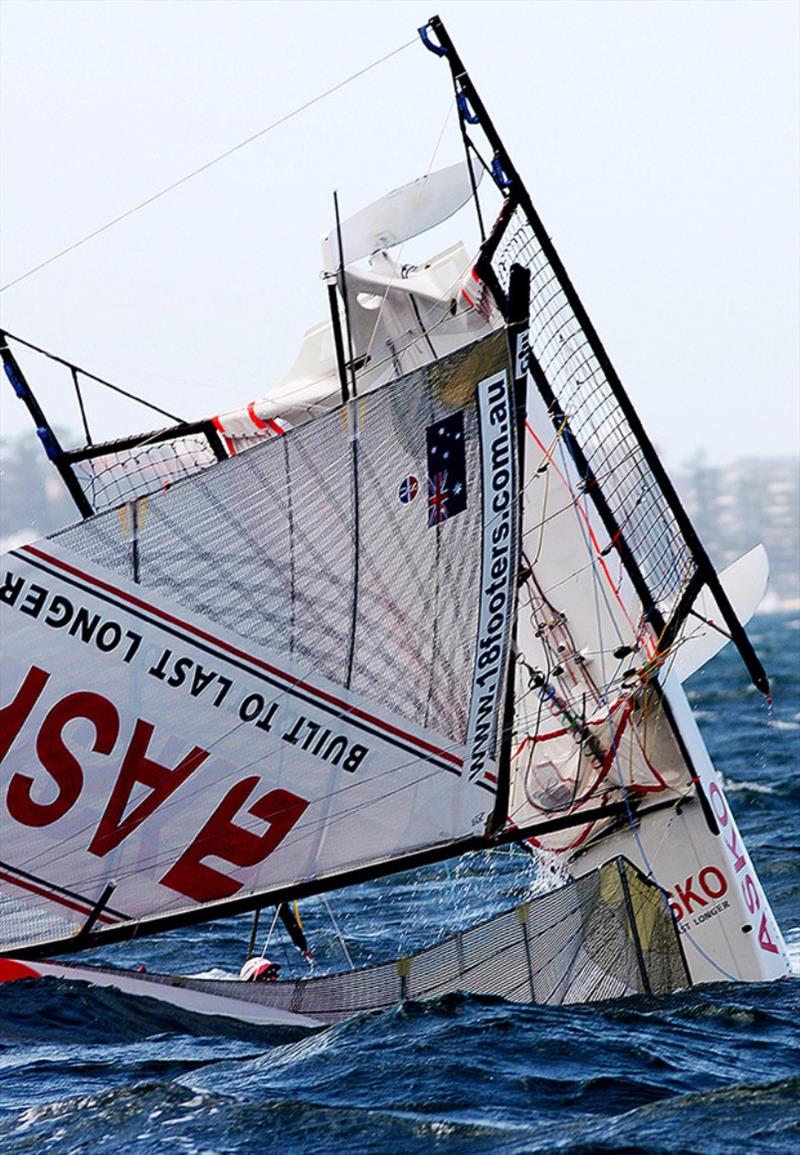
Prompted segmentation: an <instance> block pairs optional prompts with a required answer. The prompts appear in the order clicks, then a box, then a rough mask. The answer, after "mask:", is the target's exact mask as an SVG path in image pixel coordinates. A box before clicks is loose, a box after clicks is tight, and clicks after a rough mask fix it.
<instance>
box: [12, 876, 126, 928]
mask: <svg viewBox="0 0 800 1155" xmlns="http://www.w3.org/2000/svg"><path fill="white" fill-rule="evenodd" d="M0 878H1V879H3V881H4V882H10V883H11V885H12V886H18V887H20V889H21V890H29V891H30V892H31V894H38V895H39V896H40V897H41V898H46V899H48V900H49V901H50V902H57V903H59V904H60V905H61V906H66V907H68V908H69V909H70V910H76V911H77V912H78V914H85V915H90V914H91V913H92V908H91V906H89V904H88V903H87V904H81V903H77V902H73V901H72V899H70V898H64V896H63V895H61V894H58V893H57V892H56V891H54V890H45V889H44V887H41V886H35V885H34V884H33V883H32V882H27V881H23V880H22V879H21V878H14V877H13V875H10V874H6V873H5V872H4V871H0ZM97 921H98V922H107V923H116V922H118V921H119V919H116V918H112V917H111V915H108V914H100V915H98V918H97Z"/></svg>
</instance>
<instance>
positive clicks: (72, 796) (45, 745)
mask: <svg viewBox="0 0 800 1155" xmlns="http://www.w3.org/2000/svg"><path fill="white" fill-rule="evenodd" d="M76 718H85V719H86V720H87V721H88V722H91V723H92V725H93V726H94V740H93V742H92V745H91V749H92V750H93V751H94V752H95V753H96V754H110V753H111V751H112V749H113V748H114V743H115V742H116V740H117V735H118V734H119V714H118V713H117V711H116V708H115V707H114V706H113V705H112V704H111V702H109V700H108V698H104V697H103V696H102V695H101V694H93V693H91V692H90V691H88V690H81V691H79V692H78V693H77V694H68V695H67V696H66V698H62V699H61V700H60V701H59V702H56V704H55V705H54V706H53V707H52V709H51V710H50V712H49V713H48V715H47V717H46V718H45V720H44V722H43V723H42V726H41V729H40V730H39V733H38V736H37V738H36V753H37V755H38V757H39V761H40V762H41V764H42V766H43V767H44V769H45V770H46V771H47V772H48V774H49V775H50V777H51V778H52V779H53V781H54V782H55V784H56V786H57V787H58V794H57V795H56V797H55V798H54V799H53V800H52V801H51V802H37V801H35V799H34V798H33V796H32V793H31V790H32V787H33V786H34V780H33V778H31V777H30V776H29V775H27V774H15V775H14V777H13V778H12V779H11V781H10V783H9V786H8V799H7V805H8V812H9V814H10V815H11V817H12V818H16V820H17V822H21V823H22V824H23V825H24V826H49V825H50V823H51V822H56V821H57V820H58V819H59V818H63V816H64V815H65V814H66V813H67V811H68V810H70V809H71V808H72V807H73V806H74V805H75V803H76V802H77V800H78V796H79V795H80V792H81V790H82V788H83V770H82V768H81V764H80V762H79V761H78V759H77V758H76V757H75V755H74V754H73V753H72V752H71V751H70V750H69V749H68V747H67V745H66V743H65V742H64V738H63V733H64V729H65V727H66V726H67V725H68V723H70V722H72V721H74V720H75V719H76Z"/></svg>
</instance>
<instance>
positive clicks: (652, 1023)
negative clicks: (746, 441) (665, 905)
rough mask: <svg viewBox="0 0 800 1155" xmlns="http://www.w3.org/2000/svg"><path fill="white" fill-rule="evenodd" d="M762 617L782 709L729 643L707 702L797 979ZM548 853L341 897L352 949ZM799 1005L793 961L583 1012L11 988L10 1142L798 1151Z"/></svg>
mask: <svg viewBox="0 0 800 1155" xmlns="http://www.w3.org/2000/svg"><path fill="white" fill-rule="evenodd" d="M752 633H753V636H754V638H755V641H756V643H757V646H758V649H759V652H760V653H761V655H762V657H763V658H764V660H765V664H766V665H767V668H768V670H769V671H770V674H771V676H772V679H773V688H774V695H775V705H774V709H773V710H772V712H771V713H770V712H768V711H767V710H766V708H765V707H764V706H763V705H762V703H761V700H760V698H759V696H758V694H757V693H756V692H755V691H752V690H747V689H746V688H745V684H746V678H745V675H744V673H743V671H742V669H741V666H740V663H739V661H738V659H737V656H736V654H735V653H733V652H732V650H731V647H728V649H727V650H726V651H724V652H723V653H722V654H721V655H720V656H719V657H718V658H716V659H715V660H714V661H713V662H712V663H710V664H709V666H708V667H706V669H705V670H703V671H701V672H700V673H699V674H697V675H695V677H694V678H693V679H692V681H691V683H690V685H689V689H690V697H691V699H692V701H693V704H694V706H695V709H696V710H697V712H698V717H699V720H700V724H701V727H702V729H703V732H704V734H705V737H706V741H707V743H708V745H709V747H710V749H711V753H712V756H713V757H714V759H715V762H716V764H717V766H718V767H719V768H720V769H721V770H722V771H723V773H724V775H725V778H726V780H727V782H728V787H729V791H730V798H731V803H732V806H733V808H734V809H735V811H736V815H737V818H738V820H739V823H740V826H741V828H742V830H743V833H744V835H745V838H746V840H747V843H748V847H749V849H750V851H751V854H752V855H753V858H754V860H755V863H756V866H757V868H758V870H759V873H760V876H761V879H762V881H763V883H764V886H765V888H766V890H767V892H768V894H769V897H770V899H771V901H772V905H773V908H774V910H775V912H776V914H777V916H778V919H779V921H780V923H781V925H782V927H783V930H784V933H786V935H787V937H788V939H789V942H790V949H791V950H792V953H793V957H794V959H795V970H796V971H797V972H800V854H798V845H800V821H798V820H799V819H800V618H798V616H797V615H787V614H783V615H774V616H762V617H759V618H757V619H756V620H755V622H754V623H753V628H752ZM532 869H533V868H532V866H531V865H530V863H529V861H528V860H527V859H526V858H525V857H524V856H522V855H521V854H520V853H515V854H512V853H510V854H507V855H502V856H501V855H492V856H486V857H485V859H484V860H483V861H481V860H478V861H473V862H464V863H462V864H459V865H456V866H451V867H440V868H437V869H436V870H430V871H428V872H420V874H419V875H417V876H415V877H413V878H410V877H407V876H406V877H402V878H398V879H395V880H387V881H385V882H383V883H381V884H374V885H373V886H372V887H365V888H362V889H361V890H359V891H351V892H349V893H348V894H347V895H343V896H337V898H336V901H335V905H334V913H335V916H336V918H337V920H338V921H339V923H340V924H341V926H342V928H343V930H344V931H345V934H346V937H347V942H348V946H349V948H350V950H351V953H352V954H353V957H354V958H355V960H356V961H365V960H367V959H369V958H373V957H377V956H381V957H389V956H391V955H392V954H394V953H396V952H397V950H402V949H404V948H405V949H408V948H411V947H415V946H419V945H422V944H423V943H424V942H426V941H431V940H432V939H434V938H436V937H437V935H438V934H439V933H440V932H441V933H444V932H446V931H448V930H451V929H453V928H454V927H455V926H456V925H466V923H468V922H469V921H471V920H472V919H475V918H480V917H483V916H484V915H485V914H486V913H488V911H489V909H490V908H492V907H493V908H498V907H501V906H507V905H510V904H511V902H513V901H514V900H515V899H516V898H517V897H518V895H519V893H520V892H521V890H522V889H523V888H524V887H525V886H526V885H527V884H528V883H529V882H530V880H531V877H532ZM303 914H304V917H305V920H306V926H307V929H308V931H309V934H310V937H311V938H312V940H313V941H314V944H315V946H316V948H317V953H318V955H319V956H320V957H329V958H330V959H331V960H333V961H339V960H340V959H341V953H340V952H341V948H340V946H339V944H338V941H337V937H336V934H335V932H334V929H333V926H332V923H331V920H330V917H329V915H328V912H327V911H326V909H325V906H324V904H323V903H322V902H321V900H318V901H316V902H308V903H306V904H304V907H303ZM266 929H268V928H263V929H262V936H263V933H265V932H266ZM248 931H249V922H248V920H244V921H242V920H237V921H233V920H230V921H228V922H226V923H224V924H220V925H218V926H216V927H204V928H197V929H195V930H192V931H188V932H185V931H184V932H180V933H179V934H174V935H171V936H167V937H165V938H164V939H162V940H158V941H152V942H147V943H141V944H139V945H138V946H136V947H125V948H118V949H117V950H116V951H113V952H112V951H111V950H109V951H108V953H107V955H106V958H107V959H108V961H114V962H124V963H125V964H128V963H138V962H146V963H147V965H148V966H149V968H150V969H152V970H180V971H190V972H198V971H208V970H211V969H214V968H222V969H224V970H236V969H238V966H239V965H240V963H241V961H242V959H243V957H244V950H245V945H246V940H247V936H248ZM274 947H275V949H274V950H273V949H272V947H271V949H270V954H271V955H272V956H273V957H275V956H277V957H278V959H279V960H280V959H282V957H283V950H284V948H283V947H282V946H281V945H280V943H279V940H278V939H276V941H275V943H274ZM337 952H339V954H338V958H337ZM286 961H287V966H288V965H289V963H290V961H291V960H290V956H289V955H288V953H287V956H286ZM799 1022H800V978H798V977H795V978H792V979H789V980H788V981H786V982H780V983H773V984H765V985H759V984H751V985H743V984H740V985H728V984H720V985H712V986H706V987H702V988H698V989H695V990H692V991H689V992H686V993H682V994H678V995H674V996H672V997H670V998H667V999H630V1000H625V1001H621V1002H617V1003H606V1004H595V1005H593V1006H584V1007H572V1008H548V1007H528V1006H525V1007H522V1006H512V1005H509V1004H506V1003H502V1002H499V1001H497V1000H492V999H479V998H468V997H464V996H452V997H448V998H445V999H442V1000H439V1001H438V1002H435V1003H432V1004H427V1005H424V1006H423V1005H414V1004H411V1005H407V1006H403V1007H398V1008H396V1009H394V1010H392V1011H390V1012H387V1013H379V1014H373V1015H366V1016H363V1017H361V1018H358V1019H355V1020H352V1021H350V1022H348V1023H344V1024H341V1025H339V1026H337V1027H333V1028H329V1029H326V1030H322V1031H319V1032H315V1033H297V1032H295V1033H294V1034H287V1033H286V1032H285V1031H280V1030H274V1029H273V1030H264V1029H259V1028H252V1027H243V1026H237V1025H236V1024H234V1023H233V1022H231V1021H230V1020H220V1019H218V1020H209V1019H205V1018H192V1017H191V1016H188V1015H185V1014H182V1013H180V1012H178V1011H173V1010H170V1009H169V1008H166V1007H163V1006H161V1005H159V1004H156V1003H150V1002H145V1001H143V1000H138V999H137V1000H133V999H131V998H129V997H126V996H124V995H121V994H118V993H117V992H114V991H97V990H92V989H89V988H87V987H85V986H83V985H81V984H70V983H66V982H61V981H54V980H44V981H26V982H22V983H13V984H6V985H5V986H0V1152H3V1153H4V1155H5V1153H6V1152H8V1153H22V1152H31V1153H33V1152H37V1153H38V1152H57V1153H61V1152H63V1153H67V1152H87V1153H88V1152H110V1151H114V1152H119V1151H126V1152H156V1151H158V1152H162V1151H167V1152H168V1151H174V1152H180V1153H187V1155H189V1153H195V1152H197V1153H201V1152H203V1153H205V1152H209V1153H210V1152H213V1153H220V1155H221V1153H237V1155H238V1153H245V1152H248V1153H249V1152H254V1151H257V1152H269V1153H271V1152H276V1151H280V1152H286V1153H293V1152H312V1151H313V1152H315V1153H319V1152H338V1151H340V1150H349V1151H352V1152H374V1153H376V1155H384V1153H388V1152H392V1153H397V1155H400V1153H403V1152H426V1151H435V1152H443V1153H447V1155H450V1153H455V1152H458V1153H461V1152H465V1153H467V1152H468V1153H480V1152H495V1151H497V1152H504V1153H509V1155H511V1153H514V1155H516V1153H522V1152H556V1151H569V1152H589V1151H634V1150H635V1151H663V1152H702V1153H703V1155H711V1153H713V1152H725V1153H726V1155H727V1153H729V1152H740V1151H741V1152H787V1153H789V1152H795V1151H796V1150H797V1149H798V1147H800V1106H799V1104H800V1027H799V1026H798V1023H799Z"/></svg>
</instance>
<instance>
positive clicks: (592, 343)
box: [419, 16, 769, 696]
mask: <svg viewBox="0 0 800 1155" xmlns="http://www.w3.org/2000/svg"><path fill="white" fill-rule="evenodd" d="M419 32H420V36H421V38H422V41H423V43H424V44H425V46H426V47H427V48H428V49H429V50H430V51H432V52H434V53H435V54H436V55H438V56H444V57H445V58H446V60H447V63H448V65H449V68H450V72H451V75H452V78H453V84H454V87H455V90H456V97H457V105H458V112H459V119H460V122H461V127H462V132H463V134H464V137H465V140H469V131H468V126H471V125H477V126H479V127H480V128H481V130H482V131H483V133H484V135H485V137H486V140H487V141H488V143H489V145H490V147H491V149H492V151H493V155H492V158H491V162H490V163H488V164H487V165H486V167H487V168H489V170H490V172H491V174H492V177H493V179H494V181H495V184H496V185H497V187H498V188H499V189H500V190H501V191H502V193H503V195H504V196H505V197H506V204H505V206H504V211H503V213H501V217H500V219H499V220H498V222H497V224H496V226H495V229H494V231H493V234H492V235H491V236H490V238H489V240H488V242H487V244H486V245H485V246H484V248H483V252H482V260H481V262H480V266H479V269H480V272H481V275H482V276H483V277H484V279H485V280H486V281H487V283H488V284H489V285H490V287H491V288H492V291H493V293H494V295H495V299H496V301H497V303H498V306H499V307H500V309H501V311H502V312H503V314H504V316H505V317H506V319H507V320H508V316H509V313H508V308H509V304H508V292H507V287H506V286H504V285H503V284H502V283H501V280H500V278H499V277H498V274H497V271H496V270H495V268H494V267H493V264H492V260H493V258H494V257H495V254H496V252H497V248H498V246H499V244H500V242H501V240H502V239H503V234H504V232H505V228H506V226H507V225H508V224H509V222H510V221H511V218H512V216H513V215H514V213H515V211H517V210H519V212H520V213H521V215H522V217H523V218H524V220H525V222H526V224H527V226H528V227H529V228H530V230H531V233H532V236H533V239H534V241H535V245H536V246H537V247H538V250H539V251H540V253H541V255H542V258H543V260H544V262H546V264H547V265H549V267H550V269H551V270H552V272H553V273H554V274H555V278H556V280H557V283H558V285H559V287H560V290H561V292H562V293H563V297H564V300H565V303H566V305H567V306H568V308H569V309H570V310H571V312H572V315H573V317H574V320H575V324H576V328H577V332H579V333H580V337H581V339H582V340H585V341H586V343H587V346H588V348H589V350H590V353H591V356H592V357H593V358H594V359H596V363H597V366H598V368H599V371H600V374H601V375H602V378H604V381H605V384H606V385H607V388H608V391H609V395H610V397H611V398H613V401H614V403H615V404H616V406H617V407H618V410H619V414H620V418H621V420H622V421H623V422H624V426H625V432H626V433H629V434H630V436H631V437H632V438H633V439H635V443H636V448H637V456H640V458H641V461H642V463H643V465H644V467H645V468H646V470H647V471H648V472H649V474H650V475H651V477H652V479H653V481H654V483H655V491H656V496H657V498H658V504H659V505H663V509H664V512H665V513H666V514H668V517H669V520H670V521H671V522H672V523H673V524H674V527H675V530H676V531H677V534H678V535H679V536H680V538H681V539H682V540H681V547H682V548H683V549H685V551H686V553H687V554H688V555H689V557H690V558H691V562H692V572H691V573H690V574H689V575H688V578H687V580H686V581H685V582H684V584H683V588H682V590H681V593H680V596H679V598H678V601H677V603H676V604H675V605H673V606H672V607H671V610H670V611H669V612H668V613H666V614H665V612H664V607H663V604H662V603H663V600H664V599H663V598H662V597H660V596H659V592H660V591H659V590H658V589H656V588H654V580H653V575H652V574H651V572H649V568H648V561H649V559H648V558H647V557H643V556H642V551H641V550H640V549H637V548H636V543H635V542H632V541H631V540H629V538H630V537H631V534H630V532H629V527H628V525H627V524H626V519H625V518H624V517H621V516H620V511H618V510H617V509H616V508H615V505H614V502H613V501H612V500H609V499H608V498H607V497H606V496H605V494H604V493H603V490H602V480H601V479H598V476H597V470H596V469H595V468H594V467H593V464H592V460H591V457H592V455H591V454H590V453H588V452H587V447H586V444H584V441H583V438H582V437H580V436H579V435H578V434H577V432H575V431H573V428H572V423H573V422H572V417H573V415H572V413H571V412H570V406H569V405H567V404H565V403H564V401H562V400H561V398H560V397H559V396H558V395H557V393H556V391H555V390H554V387H553V384H554V383H553V380H552V379H551V377H550V376H549V375H548V373H547V371H546V368H545V366H544V365H543V364H542V362H541V360H540V359H539V358H537V356H536V354H535V352H534V353H532V355H531V356H530V359H529V368H530V372H531V374H532V376H533V378H534V381H535V382H536V385H537V387H538V388H539V390H540V392H541V394H542V397H543V399H544V400H545V402H546V404H547V405H548V407H549V409H550V412H551V417H552V420H553V423H554V425H555V427H556V428H557V429H561V430H563V434H562V435H563V437H564V441H565V444H566V445H567V447H568V450H569V452H570V454H571V456H572V458H573V460H574V462H575V465H576V468H577V469H578V472H579V474H580V476H581V479H582V482H583V487H584V489H585V492H586V493H587V494H588V495H589V497H590V498H591V500H592V502H593V504H594V506H595V508H596V509H597V512H598V514H599V516H600V518H601V520H602V521H603V524H604V526H605V528H606V530H607V532H608V534H609V537H610V540H611V543H612V547H613V548H614V549H615V550H616V551H617V552H618V554H619V556H620V558H621V560H622V563H623V565H624V566H625V569H626V571H627V572H628V574H629V576H630V579H631V581H632V583H633V585H634V587H635V589H636V592H637V594H638V595H639V597H640V599H641V601H642V606H643V610H644V613H645V616H646V618H647V619H648V620H649V621H650V623H651V625H652V627H653V629H654V631H655V633H656V636H657V639H658V645H659V649H660V650H661V651H662V652H663V653H666V652H667V650H668V649H669V646H670V645H671V643H672V642H673V641H674V640H675V638H676V636H677V634H678V631H679V629H680V627H681V625H682V624H683V622H684V621H685V619H686V617H687V616H688V614H689V612H690V610H691V607H692V604H693V603H694V601H695V599H696V597H697V595H698V594H699V592H700V590H701V588H702V587H703V586H704V585H705V586H707V587H708V589H709V591H710V592H711V594H712V595H713V597H714V599H715V601H716V603H717V605H718V607H719V610H720V613H721V615H722V617H723V620H724V622H725V625H726V626H727V628H728V631H729V633H730V636H731V640H732V641H733V642H734V643H735V645H736V647H737V649H738V650H739V653H740V655H741V657H742V659H743V661H744V664H745V666H746V668H747V671H748V673H749V674H750V677H751V679H752V681H753V684H754V685H755V686H756V687H757V688H758V689H759V690H760V691H761V692H762V693H763V694H765V695H767V696H769V680H768V678H767V675H766V672H765V670H764V668H763V666H762V664H761V662H760V660H759V658H758V656H757V654H756V652H755V650H754V648H753V645H752V643H751V642H750V639H749V638H748V636H747V634H746V632H745V630H744V627H743V626H742V624H741V622H740V621H739V619H738V618H737V616H736V613H735V611H734V609H733V607H732V605H731V604H730V601H729V599H728V597H727V595H726V593H725V591H724V589H723V588H722V585H721V583H720V581H719V578H718V576H717V573H716V570H715V569H714V566H713V564H712V562H711V560H710V559H709V557H708V554H707V553H706V551H705V548H704V547H703V545H702V543H701V541H700V539H699V537H698V535H697V532H696V530H695V529H694V526H693V525H692V523H691V520H690V518H689V516H688V514H687V513H686V511H685V510H684V508H683V506H682V504H681V502H680V499H679V498H678V495H677V493H676V491H675V488H674V486H673V485H672V482H671V481H670V479H669V477H668V475H667V473H666V471H665V469H664V467H663V465H662V464H661V461H660V460H659V458H658V455H657V454H656V452H655V449H654V447H653V445H652V442H651V441H650V439H649V437H648V436H647V433H646V432H645V430H644V427H643V426H642V423H641V421H640V419H639V417H638V415H637V413H636V411H635V409H634V407H633V405H632V404H631V401H630V399H629V398H628V395H627V393H626V392H625V390H624V388H623V386H622V382H621V381H620V379H619V376H618V375H617V372H616V370H615V369H614V366H613V365H612V363H611V360H610V358H609V356H608V354H607V352H606V350H605V348H604V347H603V344H602V342H601V341H600V338H599V337H598V335H597V332H596V330H595V328H594V326H593V324H592V322H591V320H590V318H589V316H588V314H587V312H586V309H585V308H584V306H583V303H582V302H581V300H580V298H579V296H578V294H577V292H576V290H575V288H574V286H573V284H572V282H571V281H570V278H569V276H568V274H567V272H566V269H565V268H564V265H563V263H562V262H561V259H560V257H559V255H558V253H557V252H556V249H555V247H554V245H553V243H552V241H551V240H550V238H549V236H548V234H547V232H546V230H545V228H544V225H543V224H542V221H541V219H540V217H539V215H538V213H537V212H536V209H535V208H534V205H533V202H532V200H531V197H530V194H529V193H528V190H527V188H526V187H525V185H524V183H523V181H522V179H521V178H520V176H519V174H518V172H517V170H516V168H515V167H514V164H513V162H512V160H511V158H510V156H509V154H508V152H507V150H506V148H505V146H504V144H503V142H502V139H501V138H500V135H499V133H498V132H497V130H496V128H495V127H494V124H493V123H492V120H491V118H490V117H489V114H488V112H487V111H486V108H485V106H484V104H483V102H482V100H481V98H480V96H479V94H478V92H477V91H476V89H475V86H474V84H473V83H472V80H471V79H470V77H469V74H468V73H467V71H466V69H465V67H464V65H463V63H462V61H461V58H460V56H459V55H458V52H457V50H456V48H455V46H454V44H453V42H452V40H451V39H450V36H449V35H448V33H447V30H446V29H445V27H444V24H443V23H442V21H441V20H440V19H439V17H438V16H433V17H432V18H431V19H430V20H429V21H428V23H427V24H426V25H424V26H423V27H422V28H420V30H419ZM431 32H433V33H434V35H435V37H436V40H435V41H434V40H432V38H431V35H430V33H431ZM470 110H472V111H471V112H470ZM470 144H471V142H470ZM471 147H472V149H474V145H471ZM468 151H469V150H468ZM475 151H477V150H475ZM484 163H486V162H484ZM522 247H523V249H524V248H525V246H524V245H523V246H522ZM529 255H532V254H529ZM535 291H536V290H535V288H534V293H535Z"/></svg>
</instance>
